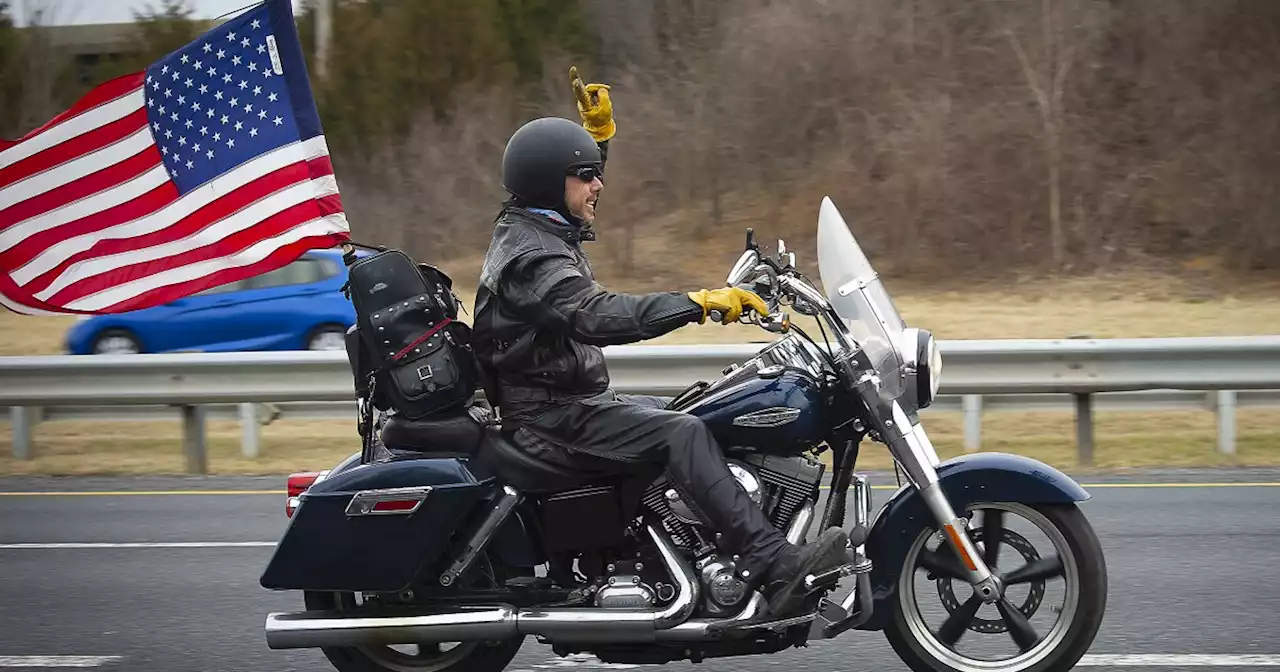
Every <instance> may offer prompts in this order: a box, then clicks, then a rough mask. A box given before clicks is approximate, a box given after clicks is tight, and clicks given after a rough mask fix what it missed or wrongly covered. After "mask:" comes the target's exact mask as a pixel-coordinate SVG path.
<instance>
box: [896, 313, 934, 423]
mask: <svg viewBox="0 0 1280 672" xmlns="http://www.w3.org/2000/svg"><path fill="white" fill-rule="evenodd" d="M903 335H904V336H905V338H904V339H903V341H904V342H903V344H902V345H903V350H904V352H903V353H902V354H903V359H904V360H906V361H905V363H906V365H907V369H908V370H911V371H914V376H913V377H914V380H913V381H911V382H912V386H911V387H913V388H914V389H915V393H916V398H915V399H914V401H915V403H916V408H928V407H929V405H930V404H932V403H933V400H934V399H935V398H936V397H937V396H938V385H939V383H940V382H941V380H942V353H940V352H938V343H937V341H935V340H934V339H933V334H931V333H929V332H928V331H926V330H924V329H914V328H912V329H907V330H906V332H905V333H904V334H903Z"/></svg>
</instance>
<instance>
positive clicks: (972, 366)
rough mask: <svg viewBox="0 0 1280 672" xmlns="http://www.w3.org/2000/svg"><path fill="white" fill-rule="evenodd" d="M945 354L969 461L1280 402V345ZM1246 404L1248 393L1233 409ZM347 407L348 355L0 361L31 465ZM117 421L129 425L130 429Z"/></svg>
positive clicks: (625, 387) (617, 377) (690, 378)
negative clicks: (1036, 435)
mask: <svg viewBox="0 0 1280 672" xmlns="http://www.w3.org/2000/svg"><path fill="white" fill-rule="evenodd" d="M760 347H762V346H761V344H758V343H756V344H738V345H703V346H652V345H651V346H644V345H640V346H618V347H611V348H606V350H605V355H606V359H607V361H608V363H609V369H610V373H611V375H612V378H613V381H614V386H615V387H616V388H617V389H619V390H620V391H624V392H631V393H643V394H675V393H677V392H679V391H680V390H682V389H684V388H685V387H687V386H688V385H689V384H692V383H694V382H696V381H698V380H714V379H715V378H717V377H718V376H719V375H720V371H721V369H722V368H723V367H724V366H726V365H728V364H730V363H732V362H738V361H742V360H745V359H748V358H750V357H751V356H752V355H754V354H755V352H756V351H757V350H758V349H759V348H760ZM939 347H940V349H941V350H942V353H943V358H944V373H943V382H942V389H941V391H940V394H942V395H944V396H943V398H941V399H940V401H939V404H938V405H937V408H936V409H934V410H937V411H948V410H956V409H957V408H958V409H959V410H960V411H961V412H963V413H964V415H965V446H966V448H967V449H970V450H975V449H977V447H978V446H979V445H980V442H981V434H980V433H981V416H982V413H983V412H984V410H986V411H994V410H1005V409H1009V410H1012V409H1027V408H1032V407H1034V408H1046V409H1048V408H1055V409H1062V408H1067V407H1072V408H1074V409H1075V412H1076V417H1077V422H1076V434H1077V437H1076V439H1077V446H1078V449H1079V457H1080V462H1081V463H1082V464H1089V463H1091V461H1092V454H1093V421H1092V414H1093V410H1094V407H1095V405H1096V404H1097V403H1099V402H1097V400H1095V395H1101V396H1100V397H1098V399H1101V400H1102V401H1101V402H1100V403H1101V404H1102V406H1103V407H1104V408H1111V407H1115V408H1119V407H1123V406H1125V405H1126V404H1128V407H1129V408H1203V407H1206V406H1208V407H1210V408H1213V409H1214V410H1215V411H1216V412H1217V414H1218V428H1219V432H1218V449H1219V450H1220V451H1223V452H1227V453H1231V452H1234V449H1235V408H1236V406H1237V405H1238V404H1239V403H1241V402H1242V401H1243V402H1246V403H1249V404H1251V405H1271V404H1272V403H1280V393H1275V392H1272V391H1273V390H1280V337H1271V336H1263V337H1218V338H1157V339H1079V340H1077V339H1064V340H986V341H942V342H940V343H939ZM1238 391H1249V392H1247V393H1246V394H1245V396H1243V397H1239V396H1238ZM1254 391H1265V392H1254ZM1206 392H1211V393H1212V394H1205V393H1206ZM1114 393H1126V394H1114ZM353 397H354V387H353V384H352V378H351V373H350V370H349V368H348V365H347V361H346V357H345V355H344V354H343V353H341V352H250V353H224V354H203V353H201V354H196V353H188V354H172V355H99V356H91V357H89V356H70V355H67V356H52V357H0V405H7V406H10V407H11V413H10V416H11V420H12V431H13V435H14V441H13V446H14V453H15V455H16V456H18V457H19V458H27V457H30V455H31V445H32V444H31V429H32V426H33V424H34V423H35V422H36V421H37V416H38V415H40V414H44V415H45V416H46V417H49V418H58V417H64V418H65V417H71V416H74V415H75V414H76V413H81V414H82V415H83V414H84V413H85V411H84V410H82V409H83V408H84V407H93V408H95V409H102V407H106V406H117V407H118V406H143V407H145V406H151V407H153V408H152V410H151V412H152V413H154V412H156V411H155V407H169V408H173V412H176V414H177V415H178V416H180V417H182V418H183V422H184V437H185V438H184V444H185V447H186V452H187V456H188V469H189V470H190V471H193V472H196V473H201V472H203V471H204V470H205V458H204V421H205V417H206V412H205V407H206V406H211V405H212V407H213V408H215V409H219V410H218V411H217V412H218V413H222V412H224V411H223V410H221V409H222V407H220V406H218V405H227V404H233V405H238V406H237V407H236V408H237V411H236V413H237V416H238V417H240V418H241V420H242V422H243V424H244V430H245V431H244V437H243V441H244V448H245V452H246V454H249V455H256V453H257V444H258V438H257V431H258V430H257V427H258V422H259V417H260V414H259V413H258V412H257V411H256V410H255V408H254V405H253V404H254V403H263V402H266V403H281V404H283V405H284V408H290V407H292V408H294V409H295V410H300V409H302V408H304V407H305V406H304V405H300V404H299V403H298V402H305V403H306V404H317V403H322V402H343V401H345V402H348V404H347V406H346V407H347V408H350V402H351V400H352V399H353ZM325 405H328V404H325ZM1068 405H1069V406H1068ZM339 407H341V406H339ZM312 408H313V409H314V406H313V407H312ZM34 409H44V410H42V411H39V412H37V411H35V410H34ZM77 409H81V410H77ZM121 410H122V413H120V415H119V417H120V418H122V419H123V418H125V417H129V416H131V415H133V416H136V412H134V413H129V412H123V409H121ZM335 410H336V408H335ZM92 413H93V414H94V415H96V416H97V417H103V418H105V417H107V416H108V415H110V412H109V411H104V410H94V411H93V412H92ZM286 413H288V412H287V411H286ZM339 417H341V415H339ZM346 417H354V414H353V413H351V414H350V415H347V416H346Z"/></svg>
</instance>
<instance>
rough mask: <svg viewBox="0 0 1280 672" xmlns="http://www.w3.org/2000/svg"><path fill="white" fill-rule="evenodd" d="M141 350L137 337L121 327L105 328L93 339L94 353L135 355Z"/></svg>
mask: <svg viewBox="0 0 1280 672" xmlns="http://www.w3.org/2000/svg"><path fill="white" fill-rule="evenodd" d="M140 352H142V344H141V343H139V342H138V338H137V337H136V336H134V335H133V334H131V333H129V332H127V331H125V330H123V329H107V330H106V331H104V332H102V333H101V334H98V337H97V338H95V339H93V354H95V355H136V354H138V353H140Z"/></svg>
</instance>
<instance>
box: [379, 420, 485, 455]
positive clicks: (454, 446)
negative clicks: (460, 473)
mask: <svg viewBox="0 0 1280 672" xmlns="http://www.w3.org/2000/svg"><path fill="white" fill-rule="evenodd" d="M483 441H484V427H482V426H481V425H480V423H478V422H476V421H475V420H474V419H473V418H472V417H471V415H470V414H469V413H467V411H466V409H459V410H457V411H452V412H449V413H442V414H440V415H429V416H426V417H423V418H419V419H417V420H411V419H409V418H405V417H403V416H399V415H393V416H391V417H390V418H387V423H386V424H385V425H383V427H382V443H383V444H384V445H386V446H387V447H388V448H392V449H398V450H410V451H416V452H447V453H457V454H463V455H475V454H476V453H477V452H478V451H479V450H480V444H481V442H483Z"/></svg>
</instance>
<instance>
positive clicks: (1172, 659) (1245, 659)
mask: <svg viewBox="0 0 1280 672" xmlns="http://www.w3.org/2000/svg"><path fill="white" fill-rule="evenodd" d="M1076 666H1077V667H1280V655H1277V656H1267V655H1230V654H1223V655H1203V654H1120V655H1105V654H1099V655H1093V656H1085V657H1084V658H1081V659H1080V662H1078V663H1076Z"/></svg>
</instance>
